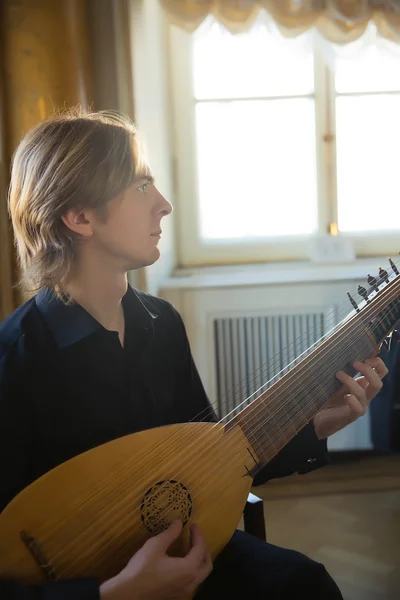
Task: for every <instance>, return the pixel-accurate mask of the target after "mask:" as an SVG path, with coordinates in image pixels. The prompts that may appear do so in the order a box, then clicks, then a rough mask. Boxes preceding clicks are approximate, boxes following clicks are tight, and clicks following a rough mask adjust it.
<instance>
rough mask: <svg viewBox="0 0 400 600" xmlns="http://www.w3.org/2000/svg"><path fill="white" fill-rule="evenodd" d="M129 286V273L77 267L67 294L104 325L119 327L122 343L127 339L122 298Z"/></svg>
mask: <svg viewBox="0 0 400 600" xmlns="http://www.w3.org/2000/svg"><path fill="white" fill-rule="evenodd" d="M127 288H128V278H127V274H126V273H102V274H101V276H99V275H98V274H96V273H95V272H91V273H88V272H83V271H78V270H76V271H75V273H74V276H73V277H71V278H70V279H69V281H68V283H67V284H66V285H65V290H66V292H67V294H68V295H69V296H70V297H71V298H72V299H73V300H74V301H75V302H78V304H80V305H81V306H83V308H84V309H85V310H87V312H88V313H90V314H91V315H92V317H94V318H95V319H96V321H98V322H99V323H100V324H101V325H103V327H105V328H106V329H109V330H110V331H118V334H119V337H120V341H121V344H123V340H124V329H125V321H124V313H123V307H122V298H123V296H124V295H125V294H126V291H127Z"/></svg>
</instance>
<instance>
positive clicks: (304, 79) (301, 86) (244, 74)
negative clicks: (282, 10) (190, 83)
mask: <svg viewBox="0 0 400 600" xmlns="http://www.w3.org/2000/svg"><path fill="white" fill-rule="evenodd" d="M310 35H311V34H304V35H303V36H301V38H297V39H288V38H284V37H283V36H282V35H281V34H280V33H279V31H278V30H277V28H276V27H275V26H273V25H272V24H271V25H270V24H268V26H267V25H266V24H264V23H262V22H258V23H256V24H255V25H254V26H253V28H252V29H251V30H250V31H249V32H247V33H243V34H238V35H232V34H230V33H229V32H228V31H226V30H225V29H224V28H223V27H222V26H221V25H219V24H218V23H216V22H213V23H212V24H211V25H210V23H207V24H204V26H203V28H202V29H201V30H200V32H199V33H197V35H195V36H194V38H193V80H194V95H195V97H196V98H198V99H204V98H209V99H211V98H214V99H219V98H252V97H259V96H261V97H269V96H293V95H307V94H312V93H313V91H314V71H313V69H314V62H313V61H314V59H313V53H312V44H311V42H310Z"/></svg>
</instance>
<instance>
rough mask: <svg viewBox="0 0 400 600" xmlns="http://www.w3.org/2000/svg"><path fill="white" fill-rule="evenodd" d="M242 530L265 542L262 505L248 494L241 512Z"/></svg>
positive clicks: (257, 498)
mask: <svg viewBox="0 0 400 600" xmlns="http://www.w3.org/2000/svg"><path fill="white" fill-rule="evenodd" d="M243 524H244V530H245V531H246V532H247V533H250V534H251V535H254V536H255V537H258V538H259V539H260V540H263V541H264V542H265V541H266V540H267V535H266V531H265V518H264V503H263V501H262V499H261V498H259V497H258V496H255V495H254V494H249V496H248V498H247V502H246V506H245V507H244V511H243Z"/></svg>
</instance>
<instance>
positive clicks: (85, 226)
mask: <svg viewBox="0 0 400 600" xmlns="http://www.w3.org/2000/svg"><path fill="white" fill-rule="evenodd" d="M61 219H62V221H63V223H64V225H66V226H67V227H68V229H71V231H73V232H74V233H78V234H79V235H81V236H82V237H91V236H92V235H93V224H92V219H93V215H92V211H90V210H87V209H84V208H83V207H82V206H75V207H74V208H70V209H69V210H67V212H65V213H64V214H63V215H62V217H61Z"/></svg>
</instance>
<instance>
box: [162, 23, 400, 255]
mask: <svg viewBox="0 0 400 600" xmlns="http://www.w3.org/2000/svg"><path fill="white" fill-rule="evenodd" d="M314 35H315V34H314V32H310V33H307V34H304V35H303V36H301V37H298V38H295V39H288V38H285V37H283V36H282V35H281V34H280V33H279V31H278V30H277V28H276V27H275V26H273V25H272V24H271V23H269V22H266V21H264V20H263V19H262V18H261V19H260V20H259V22H257V23H256V24H255V25H254V26H253V28H252V29H251V30H250V31H249V32H248V33H246V34H240V35H236V36H233V35H231V34H229V33H228V32H227V31H226V30H224V29H223V27H222V26H220V25H219V24H218V23H217V22H215V21H213V20H212V19H209V20H208V21H207V22H206V23H204V24H203V25H202V26H201V28H200V30H199V32H197V33H196V34H194V35H192V36H189V35H188V34H186V33H184V32H182V31H180V30H178V29H176V28H174V27H171V37H170V39H171V73H172V79H173V99H174V126H175V127H174V129H175V141H176V153H175V157H176V170H177V173H176V174H177V181H178V198H177V203H178V207H179V208H178V216H179V238H180V250H181V256H180V262H181V263H182V264H187V265H190V264H192V265H193V264H218V263H219V264H223V263H232V262H246V261H251V260H271V259H272V260H274V259H276V260H283V259H287V260H292V259H297V258H304V259H306V258H308V257H309V242H310V240H311V239H312V238H313V237H315V236H316V235H321V234H328V233H329V232H332V231H333V230H337V228H338V230H339V232H340V233H341V234H342V235H343V236H346V237H350V238H351V239H352V240H353V241H354V246H355V250H356V252H357V255H359V256H363V255H379V254H387V253H393V252H394V251H397V249H398V247H397V240H398V241H399V244H398V245H399V249H400V235H399V233H400V185H399V184H398V183H397V168H396V167H397V162H398V160H399V157H400V152H399V150H400V147H399V146H400V144H399V140H400V69H399V64H400V50H399V51H398V54H396V53H395V52H394V51H393V53H391V52H390V50H388V49H386V48H383V47H380V46H379V44H374V43H366V42H362V44H358V45H359V46H360V45H361V48H358V50H357V51H353V53H352V55H351V52H350V51H348V50H347V49H346V51H343V52H342V51H340V52H339V51H338V53H337V55H336V56H335V66H334V69H333V68H330V64H329V63H330V60H329V58H330V55H329V54H328V53H327V52H324V51H323V49H322V46H321V44H319V45H318V44H315V43H314ZM353 46H354V45H353ZM353 50H354V48H353ZM350 55H351V56H350Z"/></svg>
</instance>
